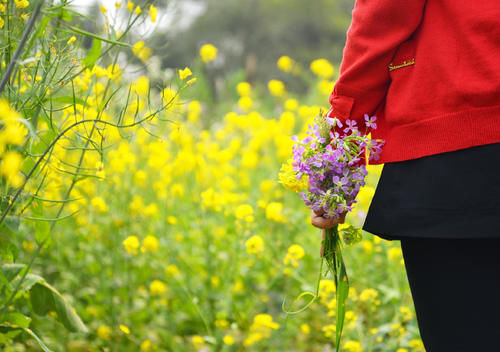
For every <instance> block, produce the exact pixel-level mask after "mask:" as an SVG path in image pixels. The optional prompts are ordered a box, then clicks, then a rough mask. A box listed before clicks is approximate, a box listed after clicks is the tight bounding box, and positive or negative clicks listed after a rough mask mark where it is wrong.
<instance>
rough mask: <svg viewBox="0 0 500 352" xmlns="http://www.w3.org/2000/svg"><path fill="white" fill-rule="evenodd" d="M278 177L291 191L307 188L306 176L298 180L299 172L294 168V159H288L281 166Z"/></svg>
mask: <svg viewBox="0 0 500 352" xmlns="http://www.w3.org/2000/svg"><path fill="white" fill-rule="evenodd" d="M278 177H279V183H281V184H282V185H283V187H285V188H286V189H289V190H291V191H294V192H297V193H299V192H301V191H302V190H304V189H305V188H307V177H306V176H303V177H302V178H301V179H300V180H297V174H296V172H295V171H294V170H293V159H288V161H287V162H286V163H285V164H283V165H282V166H281V170H280V173H279V175H278Z"/></svg>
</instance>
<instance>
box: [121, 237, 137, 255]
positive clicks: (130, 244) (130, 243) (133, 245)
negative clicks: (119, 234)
mask: <svg viewBox="0 0 500 352" xmlns="http://www.w3.org/2000/svg"><path fill="white" fill-rule="evenodd" d="M122 244H123V246H124V247H125V250H126V251H127V252H129V253H130V254H134V255H135V254H137V253H138V249H139V247H140V242H139V238H137V236H128V237H127V238H126V239H125V240H124V241H123V242H122Z"/></svg>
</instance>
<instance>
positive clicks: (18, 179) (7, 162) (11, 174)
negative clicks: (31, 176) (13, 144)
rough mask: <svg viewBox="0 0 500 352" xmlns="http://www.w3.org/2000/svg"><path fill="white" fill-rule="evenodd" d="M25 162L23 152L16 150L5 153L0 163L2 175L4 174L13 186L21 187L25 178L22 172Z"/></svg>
mask: <svg viewBox="0 0 500 352" xmlns="http://www.w3.org/2000/svg"><path fill="white" fill-rule="evenodd" d="M22 164H23V158H22V156H21V154H19V153H18V152H15V151H8V152H6V153H5V154H4V155H3V159H2V162H1V163H0V175H3V176H4V177H5V178H6V179H7V181H8V182H9V183H10V184H11V185H12V186H13V187H16V188H17V187H20V186H21V185H22V182H23V180H24V178H23V177H22V176H21V174H20V172H19V171H20V169H21V166H22Z"/></svg>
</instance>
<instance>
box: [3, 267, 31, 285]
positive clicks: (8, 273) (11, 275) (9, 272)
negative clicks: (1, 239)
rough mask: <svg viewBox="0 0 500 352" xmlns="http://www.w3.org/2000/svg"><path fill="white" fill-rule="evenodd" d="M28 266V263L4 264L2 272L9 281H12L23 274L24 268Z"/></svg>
mask: <svg viewBox="0 0 500 352" xmlns="http://www.w3.org/2000/svg"><path fill="white" fill-rule="evenodd" d="M25 268H26V264H4V265H2V274H3V275H4V276H5V278H6V279H7V281H9V282H11V281H12V280H14V279H15V278H16V276H18V275H22V274H23V273H22V270H23V269H25Z"/></svg>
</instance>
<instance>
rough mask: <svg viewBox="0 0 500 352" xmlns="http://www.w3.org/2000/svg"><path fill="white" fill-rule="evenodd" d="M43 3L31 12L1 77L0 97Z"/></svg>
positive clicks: (43, 0)
mask: <svg viewBox="0 0 500 352" xmlns="http://www.w3.org/2000/svg"><path fill="white" fill-rule="evenodd" d="M44 2H45V0H39V2H38V4H37V5H36V7H35V9H34V10H33V14H32V15H31V17H30V20H29V21H28V25H27V26H26V29H25V30H24V33H23V36H22V38H21V41H20V42H19V45H18V47H17V49H16V52H15V53H14V56H13V57H12V59H11V60H10V62H9V66H8V67H7V71H6V72H5V74H4V76H3V77H2V80H1V81H0V95H1V94H2V92H3V90H4V88H5V85H6V84H7V83H8V82H9V80H10V75H11V74H12V72H13V71H14V67H15V66H16V64H17V60H18V59H19V56H21V53H22V51H23V49H24V46H25V45H26V41H27V40H28V36H29V34H30V33H31V30H32V29H33V26H34V25H35V22H36V19H37V17H38V15H39V14H40V10H41V8H42V5H43V3H44Z"/></svg>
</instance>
